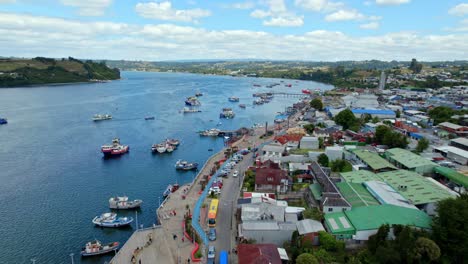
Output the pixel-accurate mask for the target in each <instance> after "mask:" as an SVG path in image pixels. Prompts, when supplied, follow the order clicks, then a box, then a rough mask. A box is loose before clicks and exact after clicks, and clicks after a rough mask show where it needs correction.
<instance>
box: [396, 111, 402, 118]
mask: <svg viewBox="0 0 468 264" xmlns="http://www.w3.org/2000/svg"><path fill="white" fill-rule="evenodd" d="M395 117H396V118H400V117H401V111H400V109H397V110H396V112H395Z"/></svg>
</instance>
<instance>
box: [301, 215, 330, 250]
mask: <svg viewBox="0 0 468 264" xmlns="http://www.w3.org/2000/svg"><path fill="white" fill-rule="evenodd" d="M296 226H297V232H298V233H299V235H301V236H304V238H303V239H306V240H309V241H310V242H312V245H318V244H319V238H318V232H320V231H325V227H323V225H322V223H320V222H319V221H316V220H312V219H304V220H301V221H298V222H297V223H296Z"/></svg>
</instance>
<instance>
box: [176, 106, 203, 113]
mask: <svg viewBox="0 0 468 264" xmlns="http://www.w3.org/2000/svg"><path fill="white" fill-rule="evenodd" d="M180 112H182V113H184V114H185V113H200V112H201V110H199V109H194V108H189V107H184V108H182V110H180Z"/></svg>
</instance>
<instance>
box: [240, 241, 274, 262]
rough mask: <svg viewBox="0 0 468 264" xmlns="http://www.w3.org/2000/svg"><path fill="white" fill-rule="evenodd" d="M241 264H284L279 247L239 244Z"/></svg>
mask: <svg viewBox="0 0 468 264" xmlns="http://www.w3.org/2000/svg"><path fill="white" fill-rule="evenodd" d="M237 255H238V258H239V264H263V263H267V264H282V262H281V257H280V254H279V252H278V247H277V246H276V245H274V244H239V245H238V246H237Z"/></svg>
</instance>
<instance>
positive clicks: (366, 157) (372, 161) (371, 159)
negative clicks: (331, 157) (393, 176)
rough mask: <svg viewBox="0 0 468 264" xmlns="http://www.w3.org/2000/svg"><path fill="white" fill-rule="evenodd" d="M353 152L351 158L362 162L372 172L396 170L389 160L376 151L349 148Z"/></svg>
mask: <svg viewBox="0 0 468 264" xmlns="http://www.w3.org/2000/svg"><path fill="white" fill-rule="evenodd" d="M350 152H352V153H353V154H354V157H353V159H355V160H357V161H360V162H362V163H364V164H365V165H366V166H367V167H369V168H370V170H372V171H373V172H376V173H377V172H385V171H389V170H396V168H395V166H393V165H392V164H391V163H390V162H388V161H387V160H385V159H384V158H382V157H380V156H379V155H378V154H377V153H373V152H370V151H368V150H362V149H355V150H350Z"/></svg>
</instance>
